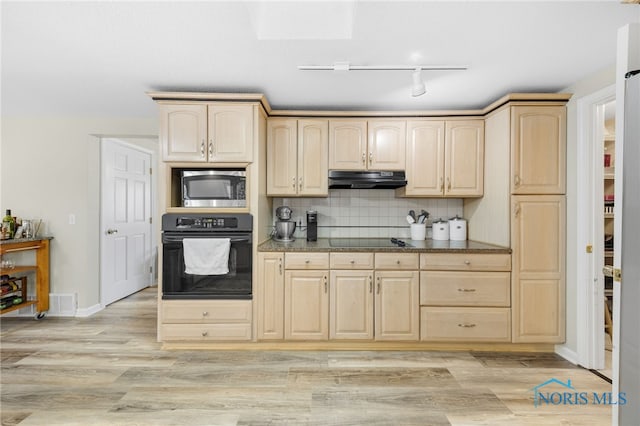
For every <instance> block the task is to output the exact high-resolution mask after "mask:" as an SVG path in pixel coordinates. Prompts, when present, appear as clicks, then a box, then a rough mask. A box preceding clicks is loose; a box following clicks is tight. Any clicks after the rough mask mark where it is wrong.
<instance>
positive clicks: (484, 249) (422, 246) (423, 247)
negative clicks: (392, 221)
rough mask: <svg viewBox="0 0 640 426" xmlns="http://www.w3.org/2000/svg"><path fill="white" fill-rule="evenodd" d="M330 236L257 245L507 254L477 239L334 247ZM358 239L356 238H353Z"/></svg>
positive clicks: (284, 248)
mask: <svg viewBox="0 0 640 426" xmlns="http://www.w3.org/2000/svg"><path fill="white" fill-rule="evenodd" d="M330 240H331V239H330V238H318V241H314V242H309V241H306V240H305V239H304V238H299V239H296V240H295V241H292V242H287V243H285V242H280V241H274V240H268V241H265V242H264V243H262V244H260V245H259V246H258V251H260V252H276V251H297V252H305V251H310V252H311V251H321V252H377V253H497V254H509V253H511V249H510V248H509V247H502V246H497V245H493V244H486V243H481V242H478V241H470V240H466V241H449V240H447V241H439V240H432V239H427V240H424V241H413V240H410V239H402V241H404V242H405V243H406V244H407V245H406V246H405V247H334V246H332V245H331V244H330ZM353 240H356V242H357V240H358V238H353Z"/></svg>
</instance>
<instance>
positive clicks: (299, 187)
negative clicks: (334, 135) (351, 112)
mask: <svg viewBox="0 0 640 426" xmlns="http://www.w3.org/2000/svg"><path fill="white" fill-rule="evenodd" d="M328 155H329V154H328V121H327V120H296V119H294V118H272V119H269V120H268V122H267V195H269V196H292V195H293V196H295V195H298V196H328V195H329V188H328V179H329V178H328Z"/></svg>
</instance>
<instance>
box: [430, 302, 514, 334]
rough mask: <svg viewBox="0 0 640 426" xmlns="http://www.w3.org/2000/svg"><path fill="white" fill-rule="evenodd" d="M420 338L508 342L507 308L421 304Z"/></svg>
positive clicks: (508, 315)
mask: <svg viewBox="0 0 640 426" xmlns="http://www.w3.org/2000/svg"><path fill="white" fill-rule="evenodd" d="M420 340H427V341H442V342H455V341H474V342H510V341H511V309H509V308H432V307H423V308H420Z"/></svg>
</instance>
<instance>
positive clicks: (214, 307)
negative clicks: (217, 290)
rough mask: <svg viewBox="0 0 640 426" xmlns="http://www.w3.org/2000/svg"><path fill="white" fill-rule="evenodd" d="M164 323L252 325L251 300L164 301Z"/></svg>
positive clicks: (162, 309)
mask: <svg viewBox="0 0 640 426" xmlns="http://www.w3.org/2000/svg"><path fill="white" fill-rule="evenodd" d="M161 311H162V323H163V324H173V323H202V324H206V323H208V324H214V323H238V324H239V323H244V324H251V300H207V301H201V300H189V301H186V300H179V301H162V308H161Z"/></svg>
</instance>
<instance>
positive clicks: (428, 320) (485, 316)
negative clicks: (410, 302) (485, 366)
mask: <svg viewBox="0 0 640 426" xmlns="http://www.w3.org/2000/svg"><path fill="white" fill-rule="evenodd" d="M420 267H421V269H423V270H421V271H420V305H422V306H421V307H420V340H423V341H433V342H510V341H511V273H510V272H509V271H510V269H511V256H510V255H509V254H482V253H459V254H458V253H424V254H421V255H420Z"/></svg>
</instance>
